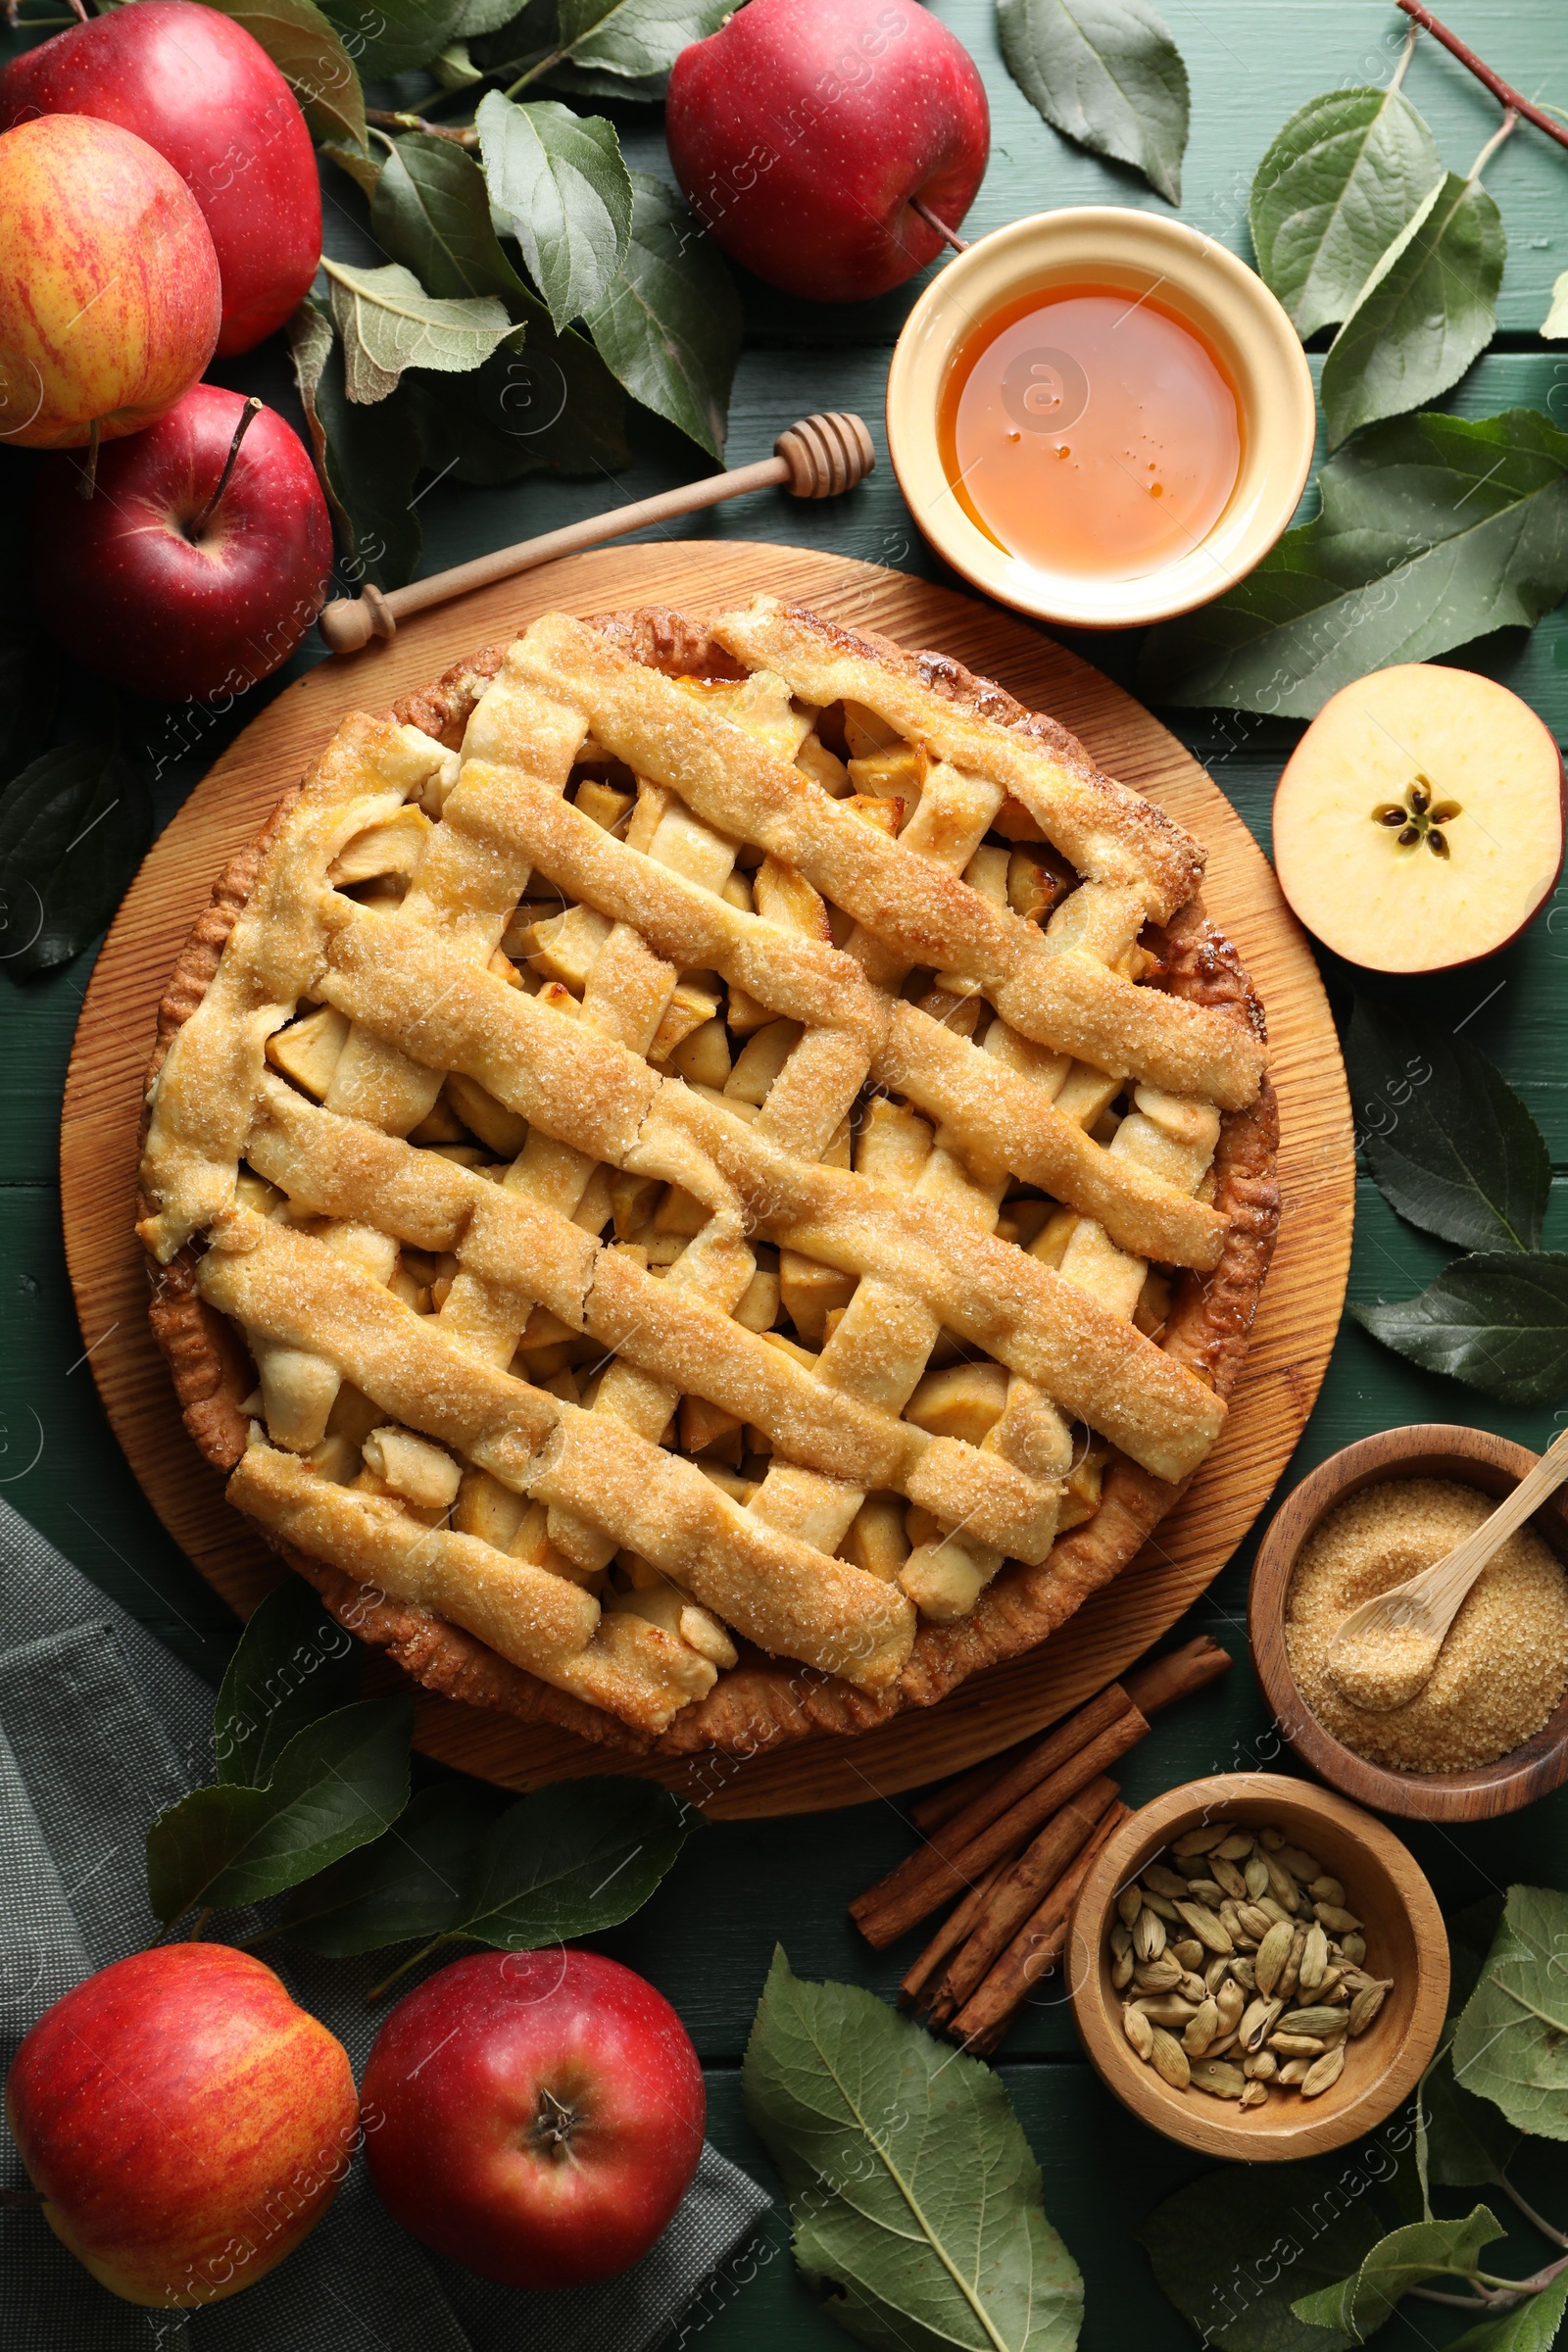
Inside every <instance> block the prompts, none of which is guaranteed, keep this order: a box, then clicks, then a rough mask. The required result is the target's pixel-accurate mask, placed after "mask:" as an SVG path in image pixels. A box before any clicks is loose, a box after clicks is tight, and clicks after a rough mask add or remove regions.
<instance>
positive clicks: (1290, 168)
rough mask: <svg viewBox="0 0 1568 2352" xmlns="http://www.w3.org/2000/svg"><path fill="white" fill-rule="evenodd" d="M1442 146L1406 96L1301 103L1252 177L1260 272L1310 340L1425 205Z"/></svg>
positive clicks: (1337, 96)
mask: <svg viewBox="0 0 1568 2352" xmlns="http://www.w3.org/2000/svg"><path fill="white" fill-rule="evenodd" d="M1442 180H1443V164H1442V161H1441V160H1440V158H1439V155H1438V148H1437V141H1436V140H1435V139H1434V138H1433V136H1432V133H1431V131H1430V130H1429V129H1428V128H1427V126H1426V123H1424V122H1423V121H1422V119H1421V117H1420V116H1419V115H1418V114H1417V113H1416V111H1415V108H1414V107H1413V106H1412V105H1411V104H1410V101H1409V99H1408V98H1406V97H1405V96H1404V95H1403V93H1402V91H1399V90H1395V89H1354V90H1326V91H1325V92H1324V93H1323V95H1322V97H1320V98H1309V99H1308V100H1307V102H1306V104H1305V105H1304V106H1302V107H1299V108H1298V109H1297V111H1296V113H1295V114H1294V115H1293V116H1292V117H1291V119H1290V121H1289V122H1288V123H1286V124H1285V125H1284V127H1283V129H1282V130H1280V131H1279V132H1278V134H1277V135H1276V137H1275V139H1274V141H1273V143H1272V145H1271V146H1270V148H1269V150H1268V153H1267V154H1266V155H1265V156H1264V158H1263V160H1262V162H1261V163H1260V164H1259V165H1258V167H1257V172H1256V174H1255V175H1254V177H1253V180H1252V193H1251V199H1250V204H1249V207H1248V218H1249V220H1250V223H1251V230H1252V247H1253V250H1254V252H1255V253H1256V255H1257V269H1258V275H1259V276H1260V277H1261V278H1262V280H1263V282H1264V284H1265V285H1266V286H1267V287H1268V288H1269V290H1270V292H1271V293H1273V294H1275V295H1277V296H1278V298H1279V300H1280V301H1281V302H1282V303H1283V304H1284V306H1285V309H1286V311H1287V312H1288V313H1289V315H1290V319H1291V323H1292V325H1293V326H1294V327H1295V328H1296V331H1297V333H1298V334H1299V336H1300V337H1301V340H1302V341H1303V342H1305V340H1306V338H1307V336H1308V335H1311V334H1315V333H1316V331H1317V329H1318V328H1319V327H1320V326H1337V325H1338V324H1339V322H1340V320H1341V319H1344V318H1345V316H1346V315H1347V313H1348V311H1350V310H1351V309H1353V308H1354V305H1355V300H1356V296H1357V295H1358V294H1359V293H1360V291H1361V289H1362V287H1363V286H1364V285H1365V284H1366V282H1367V280H1368V279H1369V278H1370V276H1371V275H1372V272H1373V270H1374V269H1375V268H1376V267H1377V264H1378V261H1379V259H1380V258H1381V257H1382V256H1383V255H1384V254H1386V253H1387V252H1388V250H1389V248H1390V246H1391V245H1392V244H1393V243H1394V241H1395V239H1396V238H1397V236H1398V235H1399V232H1400V231H1401V229H1403V228H1404V227H1405V225H1406V223H1407V222H1408V221H1411V220H1413V219H1414V217H1415V214H1416V212H1417V210H1418V209H1419V207H1420V205H1421V203H1422V200H1423V199H1424V198H1425V196H1426V195H1427V193H1428V191H1429V190H1430V189H1432V188H1435V187H1438V186H1439V185H1440V184H1441V183H1442Z"/></svg>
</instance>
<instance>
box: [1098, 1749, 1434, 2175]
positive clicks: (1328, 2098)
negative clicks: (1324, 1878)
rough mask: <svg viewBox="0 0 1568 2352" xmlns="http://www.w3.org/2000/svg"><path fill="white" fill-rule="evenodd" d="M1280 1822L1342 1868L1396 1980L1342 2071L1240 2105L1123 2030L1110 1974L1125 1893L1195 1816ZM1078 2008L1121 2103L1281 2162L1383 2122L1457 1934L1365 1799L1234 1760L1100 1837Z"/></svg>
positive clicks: (1217, 2148)
mask: <svg viewBox="0 0 1568 2352" xmlns="http://www.w3.org/2000/svg"><path fill="white" fill-rule="evenodd" d="M1216 1820H1223V1821H1226V1822H1234V1823H1235V1824H1237V1826H1238V1827H1240V1828H1244V1829H1261V1828H1266V1827H1270V1826H1272V1827H1274V1828H1277V1829H1280V1830H1283V1831H1284V1832H1285V1835H1286V1837H1287V1838H1288V1839H1289V1840H1290V1842H1291V1843H1292V1844H1293V1845H1299V1846H1302V1847H1304V1848H1305V1850H1306V1851H1307V1852H1308V1853H1310V1854H1313V1855H1315V1856H1316V1858H1317V1859H1318V1861H1320V1862H1321V1863H1322V1864H1323V1865H1324V1867H1325V1868H1326V1869H1327V1871H1328V1872H1329V1874H1330V1876H1331V1877H1333V1878H1337V1879H1339V1880H1340V1881H1341V1883H1342V1884H1343V1886H1344V1887H1345V1892H1346V1901H1347V1903H1348V1905H1349V1907H1350V1909H1351V1910H1352V1911H1353V1912H1354V1913H1355V1915H1356V1917H1357V1918H1358V1919H1360V1920H1361V1921H1363V1922H1364V1929H1363V1933H1364V1934H1365V1936H1366V1967H1367V1970H1368V1972H1369V1974H1371V1975H1373V1976H1378V1977H1392V1978H1393V1979H1394V1985H1393V1988H1392V1990H1391V1991H1390V1992H1389V1994H1388V1996H1387V1997H1386V1999H1385V2000H1384V2003H1383V2006H1382V2008H1381V2009H1380V2010H1379V2012H1378V2014H1377V2016H1376V2017H1375V2018H1374V2019H1373V2021H1372V2023H1371V2025H1370V2026H1368V2027H1367V2029H1366V2031H1365V2033H1364V2034H1360V2035H1359V2036H1358V2038H1357V2039H1356V2040H1354V2041H1352V2042H1351V2043H1350V2044H1349V2046H1348V2052H1347V2056H1346V2063H1345V2069H1344V2072H1343V2073H1342V2074H1341V2076H1340V2079H1339V2081H1338V2082H1336V2083H1334V2084H1333V2085H1332V2086H1331V2087H1330V2088H1329V2089H1328V2090H1325V2091H1323V2092H1321V2093H1319V2095H1318V2096H1317V2097H1315V2098H1312V2099H1303V2098H1302V2097H1301V2095H1300V2093H1299V2091H1276V2092H1275V2093H1274V2094H1273V2095H1271V2096H1270V2097H1269V2098H1268V2099H1267V2100H1266V2101H1265V2102H1264V2104H1263V2105H1262V2106H1261V2107H1253V2108H1248V2109H1246V2110H1245V2111H1244V2110H1243V2109H1242V2108H1241V2107H1239V2106H1238V2104H1237V2103H1236V2102H1235V2101H1234V2100H1231V2099H1215V2098H1210V2097H1209V2096H1208V2094H1207V2093H1206V2092H1204V2091H1200V2090H1192V2089H1188V2090H1174V2089H1172V2087H1171V2085H1170V2084H1169V2083H1168V2082H1163V2081H1162V2080H1161V2079H1160V2077H1159V2076H1158V2075H1156V2074H1155V2072H1154V2070H1153V2068H1152V2066H1147V2065H1146V2064H1145V2063H1144V2061H1143V2060H1142V2059H1141V2058H1140V2057H1139V2056H1138V2054H1137V2052H1136V2051H1135V2050H1134V2049H1133V2047H1132V2045H1131V2043H1130V2042H1129V2041H1128V2039H1127V2036H1126V2034H1124V2033H1123V2031H1122V2023H1121V2000H1120V1996H1119V1995H1118V1994H1117V1993H1116V1991H1115V1990H1114V1989H1113V1987H1112V1985H1111V1982H1110V1968H1111V1955H1110V1929H1111V1927H1112V1925H1113V1923H1114V1920H1115V1916H1116V1897H1117V1895H1118V1894H1119V1893H1120V1892H1121V1889H1122V1888H1123V1887H1125V1886H1126V1885H1127V1884H1128V1883H1129V1881H1130V1880H1133V1879H1135V1878H1137V1876H1138V1874H1139V1872H1140V1871H1141V1870H1142V1869H1143V1868H1144V1866H1145V1864H1146V1863H1148V1862H1150V1861H1152V1859H1153V1857H1154V1856H1155V1854H1157V1853H1158V1852H1159V1850H1160V1848H1161V1847H1162V1846H1166V1845H1169V1844H1170V1842H1171V1841H1172V1839H1173V1838H1180V1837H1181V1836H1182V1834H1183V1832H1184V1831H1187V1830H1193V1829H1197V1828H1198V1827H1199V1825H1200V1824H1201V1823H1203V1822H1210V1821H1216ZM1068 1956H1069V1965H1070V1969H1071V1976H1070V1980H1069V1981H1070V1984H1071V1988H1072V2005H1073V2014H1074V2016H1075V2017H1076V2019H1077V2021H1078V2031H1079V2033H1080V2034H1082V2035H1083V2039H1084V2046H1085V2048H1086V2049H1087V2050H1088V2052H1089V2055H1090V2058H1091V2059H1092V2060H1093V2062H1094V2064H1095V2066H1096V2068H1097V2069H1098V2071H1099V2073H1100V2075H1101V2076H1102V2078H1103V2081H1104V2082H1106V2084H1107V2085H1108V2086H1109V2088H1110V2089H1111V2090H1113V2091H1114V2092H1115V2094H1116V2096H1117V2098H1119V2099H1120V2100H1121V2102H1122V2104H1123V2106H1125V2107H1130V2108H1131V2109H1132V2111H1133V2113H1134V2115H1136V2116H1138V2117H1139V2118H1140V2120H1141V2121H1142V2122H1144V2123H1146V2124H1152V2126H1153V2128H1154V2130H1155V2131H1162V2132H1163V2133H1164V2134H1165V2136H1166V2138H1167V2139H1175V2140H1180V2141H1181V2143H1182V2145H1183V2146H1184V2147H1189V2148H1201V2150H1202V2152H1203V2153H1204V2155H1207V2156H1222V2157H1225V2158H1227V2159H1228V2160H1230V2161H1231V2162H1233V2163H1243V2164H1283V2163H1286V2162H1290V2161H1294V2160H1295V2159H1296V2158H1298V2157H1301V2156H1318V2155H1321V2154H1323V2153H1324V2151H1325V2150H1327V2149H1329V2148H1339V2147H1344V2146H1345V2145H1346V2143H1347V2142H1348V2141H1349V2140H1352V2139H1358V2138H1361V2137H1363V2136H1364V2135H1365V2134H1366V2133H1368V2132H1370V2131H1375V2130H1376V2129H1377V2127H1378V2125H1379V2124H1381V2123H1383V2122H1384V2121H1385V2120H1386V2118H1387V2117H1388V2116H1390V2115H1391V2114H1392V2113H1393V2112H1394V2110H1395V2108H1397V2106H1398V2105H1399V2104H1400V2102H1401V2101H1402V2100H1403V2099H1406V2098H1407V2097H1408V2096H1409V2094H1410V2092H1411V2091H1412V2090H1413V2089H1414V2088H1415V2085H1416V2082H1418V2081H1419V2079H1420V2076H1421V2073H1422V2070H1423V2069H1424V2068H1425V2067H1426V2065H1427V2064H1428V2062H1429V2060H1430V2059H1431V2057H1432V2055H1433V2052H1434V2051H1435V2050H1436V2048H1437V2046H1438V2040H1439V2037H1440V2035H1441V2034H1442V2032H1443V2025H1444V2019H1445V2016H1446V2011H1447V2005H1448V1943H1447V1936H1446V1933H1445V1930H1444V1925H1443V1914H1442V1912H1441V1911H1440V1910H1439V1908H1438V1899H1437V1896H1436V1895H1435V1894H1434V1893H1433V1891H1432V1889H1431V1887H1429V1886H1428V1885H1427V1882H1426V1880H1425V1878H1424V1877H1423V1876H1422V1874H1421V1872H1420V1870H1419V1869H1418V1868H1417V1866H1416V1863H1415V1862H1414V1860H1413V1859H1412V1857H1411V1856H1410V1854H1408V1853H1407V1852H1406V1850H1405V1848H1404V1847H1403V1846H1402V1845H1401V1844H1400V1842H1399V1840H1398V1838H1396V1837H1395V1835H1394V1833H1393V1831H1392V1830H1386V1829H1385V1828H1384V1827H1383V1824H1382V1823H1381V1822H1378V1821H1374V1820H1373V1819H1372V1817H1371V1815H1370V1814H1368V1813H1363V1812H1362V1811H1361V1810H1360V1809H1359V1807H1358V1806H1355V1805H1349V1804H1347V1803H1346V1801H1345V1799H1344V1797H1342V1796H1335V1795H1333V1794H1332V1793H1331V1792H1330V1791H1329V1790H1328V1789H1315V1788H1313V1787H1312V1785H1311V1783H1310V1782H1307V1781H1298V1780H1292V1779H1290V1778H1288V1777H1287V1776H1286V1775H1285V1774H1283V1773H1268V1772H1225V1773H1217V1774H1215V1775H1214V1777H1213V1778H1212V1779H1210V1780H1203V1781H1189V1782H1188V1783H1187V1785H1186V1787H1185V1788H1181V1789H1168V1790H1167V1791H1166V1793H1165V1794H1164V1795H1163V1796H1156V1797H1155V1798H1154V1800H1153V1802H1152V1804H1148V1805H1145V1806H1144V1808H1143V1810H1142V1811H1141V1812H1138V1813H1135V1814H1133V1815H1132V1817H1131V1819H1130V1820H1128V1821H1124V1822H1123V1823H1122V1825H1121V1827H1120V1829H1119V1830H1117V1831H1116V1832H1115V1833H1114V1834H1113V1835H1112V1836H1111V1837H1110V1838H1107V1839H1106V1841H1105V1843H1104V1845H1103V1847H1102V1849H1101V1851H1100V1853H1099V1855H1098V1856H1097V1857H1096V1860H1095V1863H1094V1865H1093V1867H1092V1869H1091V1870H1090V1873H1089V1876H1088V1878H1087V1879H1086V1880H1085V1881H1084V1887H1083V1892H1082V1893H1081V1894H1080V1895H1079V1897H1078V1906H1077V1909H1076V1910H1075V1911H1074V1913H1073V1921H1072V1934H1071V1938H1070V1941H1069V1946H1068Z"/></svg>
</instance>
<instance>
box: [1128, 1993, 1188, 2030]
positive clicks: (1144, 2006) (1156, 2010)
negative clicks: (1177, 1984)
mask: <svg viewBox="0 0 1568 2352" xmlns="http://www.w3.org/2000/svg"><path fill="white" fill-rule="evenodd" d="M1138 2006H1139V2008H1140V2009H1141V2010H1142V2011H1143V2013H1144V2015H1145V2016H1146V2017H1147V2018H1148V2020H1149V2022H1150V2024H1151V2025H1152V2026H1168V2027H1169V2028H1170V2030H1171V2032H1172V2033H1173V2034H1174V2033H1175V2031H1176V2029H1177V2028H1178V2026H1185V2025H1186V2024H1187V2023H1188V2021H1189V2020H1190V2019H1192V2018H1194V2017H1196V2016H1197V2015H1198V2008H1199V2004H1198V2003H1197V2002H1196V2001H1189V2000H1188V1999H1186V1998H1185V1996H1184V1995H1183V1994H1181V1993H1179V1992H1148V1993H1145V1994H1144V1995H1143V1996H1142V1997H1141V1999H1140V2000H1139V2003H1138Z"/></svg>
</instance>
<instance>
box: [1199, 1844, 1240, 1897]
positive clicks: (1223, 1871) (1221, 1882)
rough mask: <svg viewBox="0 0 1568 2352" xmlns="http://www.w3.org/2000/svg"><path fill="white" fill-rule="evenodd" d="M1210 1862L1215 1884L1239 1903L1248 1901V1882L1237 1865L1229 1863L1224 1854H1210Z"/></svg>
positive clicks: (1210, 1870)
mask: <svg viewBox="0 0 1568 2352" xmlns="http://www.w3.org/2000/svg"><path fill="white" fill-rule="evenodd" d="M1208 1862H1209V1872H1210V1875H1211V1877H1212V1878H1213V1881H1214V1884H1215V1885H1216V1886H1217V1887H1222V1888H1223V1889H1224V1891H1225V1892H1226V1893H1227V1894H1228V1895H1230V1896H1232V1897H1233V1898H1234V1900H1235V1901H1237V1902H1238V1903H1245V1902H1246V1900H1247V1881H1246V1880H1245V1879H1244V1878H1243V1876H1242V1874H1241V1872H1240V1871H1239V1870H1238V1869H1237V1867H1236V1865H1235V1863H1234V1862H1228V1861H1227V1860H1226V1859H1225V1856H1224V1855H1223V1854H1210V1855H1209V1857H1208Z"/></svg>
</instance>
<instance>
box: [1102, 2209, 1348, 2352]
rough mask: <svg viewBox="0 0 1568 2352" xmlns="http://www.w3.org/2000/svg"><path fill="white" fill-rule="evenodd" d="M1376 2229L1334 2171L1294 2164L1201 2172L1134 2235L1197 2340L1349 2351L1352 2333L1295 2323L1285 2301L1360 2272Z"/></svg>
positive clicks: (1228, 2349)
mask: <svg viewBox="0 0 1568 2352" xmlns="http://www.w3.org/2000/svg"><path fill="white" fill-rule="evenodd" d="M1379 2233H1380V2225H1379V2223H1378V2221H1377V2219H1376V2217H1375V2215H1373V2214H1372V2213H1371V2212H1369V2210H1368V2209H1367V2206H1366V2205H1365V2204H1364V2203H1361V2202H1358V2201H1357V2200H1356V2199H1355V2198H1353V2197H1348V2196H1347V2195H1346V2194H1345V2192H1344V2189H1343V2188H1342V2186H1341V2184H1340V2182H1339V2180H1338V2179H1337V2178H1336V2176H1335V2175H1334V2174H1333V2173H1328V2172H1320V2171H1318V2170H1317V2169H1316V2168H1315V2167H1313V2166H1311V2165H1305V2164H1293V2165H1289V2166H1286V2165H1256V2166H1249V2167H1246V2168H1243V2167H1240V2166H1235V2165H1232V2166H1228V2167H1227V2168H1226V2170H1225V2171H1224V2172H1222V2173H1204V2174H1202V2175H1201V2177H1200V2178H1199V2179H1198V2180H1189V2181H1188V2183H1187V2185H1186V2186H1185V2187H1184V2188H1179V2189H1177V2191H1176V2193H1175V2195H1174V2196H1170V2197H1166V2198H1165V2200H1164V2202H1163V2203H1162V2204H1159V2205H1156V2206H1155V2207H1154V2210H1153V2212H1152V2214H1151V2215H1150V2216H1149V2218H1148V2220H1147V2221H1146V2222H1145V2223H1144V2225H1143V2228H1142V2229H1140V2230H1139V2231H1138V2233H1137V2234H1138V2237H1139V2239H1140V2241H1141V2243H1142V2244H1143V2246H1144V2248H1145V2250H1146V2251H1147V2253H1148V2255H1149V2260H1150V2265H1151V2267H1152V2271H1153V2274H1154V2277H1155V2278H1156V2279H1157V2280H1158V2281H1159V2284H1160V2286H1161V2287H1162V2288H1163V2289H1164V2291H1165V2293H1166V2294H1167V2295H1168V2296H1169V2297H1170V2299H1171V2301H1172V2302H1173V2303H1174V2304H1175V2306H1176V2308H1177V2310H1178V2311H1179V2312H1180V2313H1181V2314H1182V2316H1183V2318H1184V2319H1186V2320H1187V2321H1188V2322H1189V2323H1190V2324H1191V2326H1192V2327H1193V2328H1194V2329H1195V2330H1196V2332H1197V2334H1198V2336H1199V2339H1200V2341H1201V2342H1202V2343H1205V2344H1218V2345H1219V2346H1220V2352H1345V2348H1346V2347H1347V2346H1348V2344H1349V2343H1351V2342H1352V2341H1353V2338H1352V2337H1350V2336H1349V2335H1348V2334H1347V2333H1346V2332H1345V2330H1344V2329H1343V2328H1341V2327H1333V2328H1329V2327H1309V2326H1308V2325H1307V2323H1306V2322H1305V2321H1304V2320H1299V2319H1298V2318H1297V2317H1296V2315H1295V2313H1294V2312H1293V2311H1292V2309H1291V2298H1292V2297H1293V2295H1299V2293H1300V2292H1301V2289H1302V2287H1303V2285H1306V2286H1310V2285H1311V2284H1312V2283H1313V2282H1314V2281H1320V2282H1321V2283H1322V2284H1323V2285H1325V2286H1331V2285H1332V2284H1333V2283H1334V2282H1335V2281H1336V2280H1337V2279H1340V2278H1344V2276H1345V2274H1346V2272H1347V2271H1351V2270H1354V2269H1356V2268H1357V2267H1358V2266H1359V2264H1360V2262H1361V2259H1362V2256H1363V2255H1365V2254H1367V2253H1370V2251H1371V2249H1372V2247H1373V2246H1374V2245H1375V2244H1376V2242H1377V2239H1378V2236H1379ZM1263 2255H1266V2256H1268V2257H1269V2259H1268V2261H1267V2265H1266V2269H1265V2266H1264V2264H1263V2263H1262V2262H1261V2261H1260V2256H1263Z"/></svg>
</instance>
